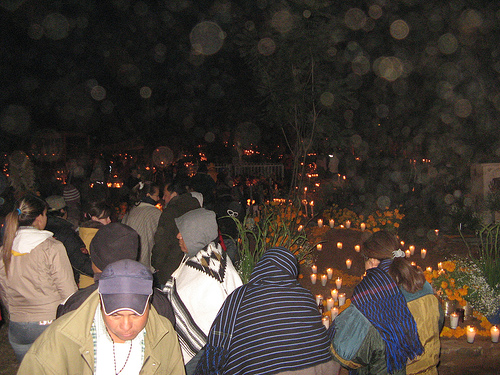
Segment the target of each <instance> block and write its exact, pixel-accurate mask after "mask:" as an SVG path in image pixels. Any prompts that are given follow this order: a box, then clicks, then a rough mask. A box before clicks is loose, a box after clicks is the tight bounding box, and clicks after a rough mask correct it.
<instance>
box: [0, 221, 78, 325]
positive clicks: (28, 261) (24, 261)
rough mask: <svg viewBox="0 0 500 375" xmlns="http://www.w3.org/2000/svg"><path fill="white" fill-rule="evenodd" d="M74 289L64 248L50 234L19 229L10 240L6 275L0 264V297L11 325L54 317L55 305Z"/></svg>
mask: <svg viewBox="0 0 500 375" xmlns="http://www.w3.org/2000/svg"><path fill="white" fill-rule="evenodd" d="M76 290H77V287H76V284H75V279H74V277H73V270H72V268H71V264H70V262H69V259H68V255H67V253H66V249H65V247H64V245H63V244H62V243H61V242H59V241H57V240H56V239H55V238H54V237H52V232H49V231H46V230H38V229H35V228H31V227H29V228H28V227H22V228H21V229H19V230H18V232H17V234H16V238H15V240H14V245H13V250H12V258H11V264H10V268H9V276H8V277H7V276H6V274H5V267H4V264H3V262H2V261H0V295H1V297H2V300H3V302H4V305H5V306H6V308H7V309H8V310H9V314H10V319H11V320H12V321H14V322H36V321H44V320H53V319H55V318H56V310H57V306H59V304H60V303H62V302H63V301H64V300H65V299H66V298H67V297H68V296H70V295H71V294H73V293H74V292H75V291H76Z"/></svg>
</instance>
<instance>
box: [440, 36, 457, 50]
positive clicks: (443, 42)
mask: <svg viewBox="0 0 500 375" xmlns="http://www.w3.org/2000/svg"><path fill="white" fill-rule="evenodd" d="M438 48H439V50H440V51H441V52H442V53H444V54H445V55H451V54H452V53H455V51H456V50H457V48H458V40H457V38H455V36H454V35H453V34H450V33H447V34H444V35H441V36H440V37H439V40H438Z"/></svg>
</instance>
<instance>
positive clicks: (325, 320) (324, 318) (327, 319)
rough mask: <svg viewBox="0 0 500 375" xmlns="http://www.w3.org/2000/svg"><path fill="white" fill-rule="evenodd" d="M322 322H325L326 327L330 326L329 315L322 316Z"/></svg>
mask: <svg viewBox="0 0 500 375" xmlns="http://www.w3.org/2000/svg"><path fill="white" fill-rule="evenodd" d="M321 322H322V323H323V325H324V326H325V328H326V329H328V328H329V327H330V318H329V317H328V316H324V317H323V318H321Z"/></svg>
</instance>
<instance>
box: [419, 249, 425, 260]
mask: <svg viewBox="0 0 500 375" xmlns="http://www.w3.org/2000/svg"><path fill="white" fill-rule="evenodd" d="M426 255H427V250H425V249H422V250H420V256H421V257H422V259H424V258H425V256H426Z"/></svg>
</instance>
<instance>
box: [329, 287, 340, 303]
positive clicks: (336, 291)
mask: <svg viewBox="0 0 500 375" xmlns="http://www.w3.org/2000/svg"><path fill="white" fill-rule="evenodd" d="M330 294H331V295H332V298H333V300H334V301H336V300H337V299H338V297H339V292H338V290H337V289H332V290H331V291H330Z"/></svg>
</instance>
